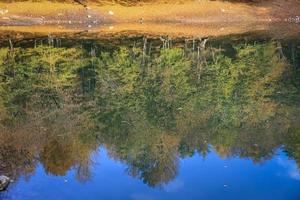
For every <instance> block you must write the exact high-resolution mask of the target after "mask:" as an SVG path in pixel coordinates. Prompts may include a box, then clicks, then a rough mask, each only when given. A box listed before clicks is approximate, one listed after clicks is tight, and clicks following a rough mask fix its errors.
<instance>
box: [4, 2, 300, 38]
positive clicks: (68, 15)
mask: <svg viewBox="0 0 300 200" xmlns="http://www.w3.org/2000/svg"><path fill="white" fill-rule="evenodd" d="M299 10H300V1H293V0H286V1H283V0H273V1H267V2H264V3H259V4H245V3H231V2H223V1H222V2H220V1H208V0H198V1H188V2H185V3H173V4H171V3H151V4H141V5H133V6H123V5H120V4H116V5H98V4H89V5H87V7H84V6H82V5H80V4H72V3H53V2H47V1H46V2H19V3H0V30H2V31H5V30H6V31H16V30H18V31H26V32H44V33H47V32H48V33H49V32H74V31H75V32H76V31H94V32H97V31H98V32H101V34H102V35H103V34H115V33H120V32H145V33H147V34H170V35H180V34H181V35H192V36H194V35H227V34H232V33H242V32H249V31H253V30H268V29H270V26H271V25H272V24H274V23H277V22H281V23H282V22H283V23H290V24H295V23H298V22H297V16H300V13H299V14H298V12H299ZM299 20H300V19H299ZM299 22H300V21H299ZM295 26H297V27H296V29H297V28H298V27H299V26H298V25H295ZM293 29H295V27H294V28H293ZM294 32H295V31H294ZM296 32H297V31H296Z"/></svg>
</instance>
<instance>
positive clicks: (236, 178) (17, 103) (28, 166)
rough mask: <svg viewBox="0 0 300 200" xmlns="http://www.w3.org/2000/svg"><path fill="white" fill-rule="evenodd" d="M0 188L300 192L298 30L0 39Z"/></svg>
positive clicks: (200, 194)
mask: <svg viewBox="0 0 300 200" xmlns="http://www.w3.org/2000/svg"><path fill="white" fill-rule="evenodd" d="M0 80H1V82H0V97H1V98H0V174H4V175H7V176H9V177H11V178H12V179H13V182H12V183H11V184H10V185H9V187H8V188H7V190H6V191H3V192H0V199H13V200H34V199H49V200H50V199H51V200H52V199H56V200H59V199H86V200H90V199H91V200H92V199H133V200H136V199H141V200H150V199H151V200H152V199H172V200H173V199H255V200H258V199H263V200H266V199H272V200H276V199H281V200H289V199H291V200H297V199H300V169H299V167H300V114H299V113H300V100H299V99H300V37H299V38H297V37H296V38H295V37H292V38H283V39H275V38H272V37H271V36H268V35H263V34H260V33H253V34H244V35H231V36H226V37H214V38H186V37H181V38H169V37H167V36H161V37H150V36H145V35H138V36H131V37H119V36H116V37H112V38H98V39H95V38H93V37H85V39H84V38H83V37H74V36H63V37H62V36H59V35H57V36H48V37H44V36H43V37H31V38H27V37H25V38H23V39H19V40H13V41H10V42H9V40H2V41H1V48H0Z"/></svg>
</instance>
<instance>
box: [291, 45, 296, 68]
mask: <svg viewBox="0 0 300 200" xmlns="http://www.w3.org/2000/svg"><path fill="white" fill-rule="evenodd" d="M291 52H292V62H293V67H294V68H295V69H297V61H296V56H295V45H294V44H292V47H291Z"/></svg>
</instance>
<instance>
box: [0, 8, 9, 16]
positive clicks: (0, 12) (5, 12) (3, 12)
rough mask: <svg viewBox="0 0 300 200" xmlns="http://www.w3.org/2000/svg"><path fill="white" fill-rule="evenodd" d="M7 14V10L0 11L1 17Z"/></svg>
mask: <svg viewBox="0 0 300 200" xmlns="http://www.w3.org/2000/svg"><path fill="white" fill-rule="evenodd" d="M7 13H8V10H7V9H0V14H1V15H5V14H7Z"/></svg>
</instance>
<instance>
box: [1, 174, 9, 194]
mask: <svg viewBox="0 0 300 200" xmlns="http://www.w3.org/2000/svg"><path fill="white" fill-rule="evenodd" d="M9 183H10V179H9V178H8V177H7V176H4V175H2V176H0V191H3V190H5V189H6V188H7V186H8V185H9Z"/></svg>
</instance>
